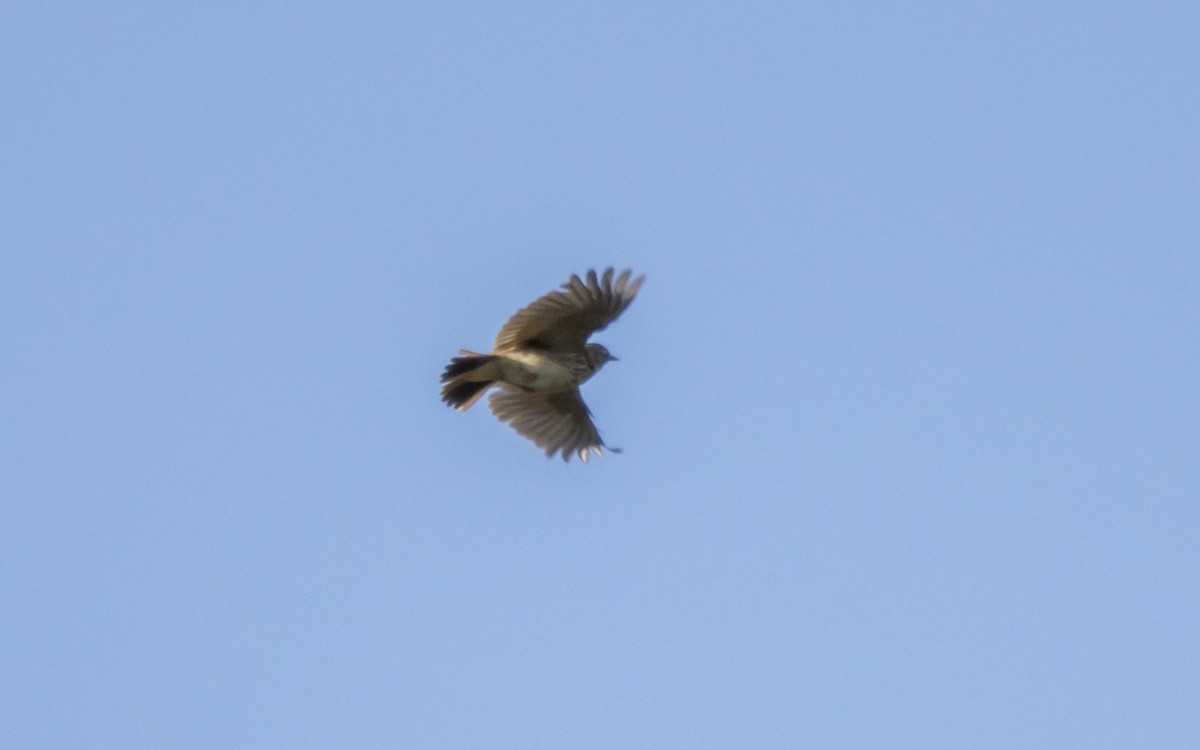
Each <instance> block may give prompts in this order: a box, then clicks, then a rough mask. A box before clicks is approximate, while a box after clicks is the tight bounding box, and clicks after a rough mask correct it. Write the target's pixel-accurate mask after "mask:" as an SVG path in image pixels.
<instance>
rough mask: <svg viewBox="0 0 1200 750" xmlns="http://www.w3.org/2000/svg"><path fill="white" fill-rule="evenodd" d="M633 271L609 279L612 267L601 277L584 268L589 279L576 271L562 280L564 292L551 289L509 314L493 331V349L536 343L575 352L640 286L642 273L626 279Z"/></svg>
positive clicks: (530, 345)
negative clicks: (498, 328) (585, 279)
mask: <svg viewBox="0 0 1200 750" xmlns="http://www.w3.org/2000/svg"><path fill="white" fill-rule="evenodd" d="M632 274H633V272H632V271H629V270H625V271H622V272H621V275H620V276H618V277H617V278H616V281H615V282H614V281H613V269H611V268H609V269H608V270H606V271H605V272H604V276H603V277H602V278H597V277H596V272H595V271H588V273H587V281H586V282H585V281H584V280H583V279H580V278H579V276H577V275H573V276H571V280H570V281H568V282H567V283H565V284H563V290H564V291H553V292H550V293H549V294H547V295H546V296H544V297H542V298H541V299H539V300H537V301H536V302H534V303H532V304H530V305H528V306H526V307H524V308H522V309H521V310H519V311H518V312H517V313H516V314H515V315H513V316H512V317H511V318H509V319H508V322H507V323H505V324H504V327H503V328H501V329H500V333H498V334H496V345H495V351H497V352H501V351H506V350H507V351H511V350H513V349H523V348H527V347H529V348H536V349H545V350H548V351H567V352H578V351H580V350H582V349H583V345H584V343H586V342H587V339H588V336H591V335H592V334H593V333H595V332H596V331H599V330H601V329H603V328H604V327H605V326H607V325H608V324H609V323H611V322H613V321H614V320H616V319H617V316H619V315H620V314H621V313H622V312H624V311H625V308H627V307H629V303H630V302H633V298H634V297H635V296H637V293H638V289H641V287H642V282H643V281H645V280H646V277H645V276H639V277H637V278H636V279H634V280H633V282H630V281H629V277H630V276H631V275H632Z"/></svg>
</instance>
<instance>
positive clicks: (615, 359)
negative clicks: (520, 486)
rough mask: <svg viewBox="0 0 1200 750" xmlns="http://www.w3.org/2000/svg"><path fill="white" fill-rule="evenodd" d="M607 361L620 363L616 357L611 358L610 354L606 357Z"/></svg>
mask: <svg viewBox="0 0 1200 750" xmlns="http://www.w3.org/2000/svg"><path fill="white" fill-rule="evenodd" d="M608 359H609V361H611V362H620V361H621V360H619V359H617V358H616V357H614V356H613V355H611V354H610V355H608Z"/></svg>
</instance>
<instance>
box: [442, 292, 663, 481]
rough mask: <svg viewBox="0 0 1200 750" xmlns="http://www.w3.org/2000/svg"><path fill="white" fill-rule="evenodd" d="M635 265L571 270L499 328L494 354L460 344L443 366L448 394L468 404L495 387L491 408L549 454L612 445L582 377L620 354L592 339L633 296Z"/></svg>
mask: <svg viewBox="0 0 1200 750" xmlns="http://www.w3.org/2000/svg"><path fill="white" fill-rule="evenodd" d="M631 276H632V271H628V270H626V271H622V272H621V274H620V275H619V276H617V277H616V278H615V279H614V278H613V269H612V268H609V269H607V270H605V271H604V274H603V276H599V277H598V276H597V275H596V272H595V271H588V272H587V276H586V280H585V279H581V278H580V277H579V276H572V277H571V278H570V280H568V281H567V283H565V284H563V287H562V288H563V291H553V292H550V293H549V294H546V295H545V296H543V297H541V298H540V299H538V300H537V301H535V302H533V303H532V304H530V305H528V306H526V307H524V308H522V309H521V310H519V311H517V313H516V314H515V315H513V316H512V317H511V318H509V320H508V322H507V323H505V324H504V327H503V328H501V329H500V332H499V333H498V334H496V343H495V345H494V346H493V347H492V353H491V354H476V353H474V352H469V351H467V350H465V349H464V350H462V352H461V353H462V355H463V356H460V357H455V358H454V359H452V360H451V361H450V364H449V365H447V366H446V370H445V372H443V373H442V384H443V385H442V400H443V401H445V402H446V403H447V404H449V405H450V406H452V407H454V408H455V409H457V410H459V411H466V410H467V409H469V408H471V405H472V404H474V403H475V402H476V401H478V400H479V398H480V397H481V396H483V394H484V392H485V391H487V390H488V388H489V387H491V386H493V385H496V386H498V389H497V390H496V391H495V392H494V393H493V394H492V396H491V398H490V399H488V405H489V406H490V407H491V409H492V413H493V414H495V415H496V417H497V418H499V419H500V421H502V422H506V423H508V425H509V426H511V427H512V428H513V429H514V430H516V431H517V432H518V433H520V434H521V435H523V436H525V437H526V438H528V439H530V440H532V441H533V442H534V443H535V444H536V445H537V446H538V447H539V448H542V449H543V450H545V452H546V455H547V456H553V455H554V454H555V453H561V454H562V458H563V460H564V461H568V460H570V458H571V456H572V455H577V456H579V458H580V459H581V460H583V461H585V462H586V461H587V460H588V455H589V453H594V454H596V455H602V451H601V448H604V447H606V446H605V445H604V441H603V440H602V439H601V438H600V433H599V432H598V431H597V430H596V426H595V425H594V424H593V423H592V419H591V412H590V411H588V408H587V405H586V404H584V403H583V398H582V397H581V396H580V394H579V385H580V384H581V383H583V382H584V381H586V380H587V379H588V378H590V377H591V376H592V375H595V374H596V372H597V371H599V369H600V368H601V367H603V366H604V364H605V363H606V362H609V361H613V360H616V357H614V356H612V355H611V354H609V353H608V350H607V349H605V348H604V347H603V346H601V345H600V344H589V343H587V339H588V337H589V336H591V335H592V334H593V333H595V332H596V331H600V330H603V329H604V328H605V327H606V326H607V325H608V324H609V323H611V322H613V321H614V320H616V319H617V317H618V316H620V315H621V313H622V312H624V311H625V308H627V307H629V304H630V303H631V302H633V298H634V297H635V296H637V293H638V290H639V289H641V287H642V282H644V281H645V280H646V277H645V276H639V277H638V278H636V279H634V280H633V281H632V282H631V281H630V277H631Z"/></svg>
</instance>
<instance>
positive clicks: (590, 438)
mask: <svg viewBox="0 0 1200 750" xmlns="http://www.w3.org/2000/svg"><path fill="white" fill-rule="evenodd" d="M488 406H490V407H491V409H492V413H493V414H495V415H496V417H497V418H498V419H499V420H500V421H501V422H507V423H508V425H509V426H510V427H512V428H513V429H514V430H516V431H517V432H519V433H521V434H522V435H524V436H525V437H527V438H529V439H530V440H532V441H533V442H534V444H536V445H537V447H539V448H543V449H545V451H546V456H547V457H550V456H553V455H554V454H555V453H559V452H561V453H562V458H563V460H564V461H569V460H570V459H571V454H576V455H578V456H579V458H580V460H582V461H583V462H584V463H587V460H588V453H589V452H590V453H595V454H596V455H597V456H601V455H604V454H603V453H602V452H601V450H600V449H601V448H603V447H604V441H603V440H601V439H600V433H599V432H598V431H597V430H596V425H594V424H592V417H591V412H589V411H588V408H587V406H586V405H585V404H584V403H583V399H582V398H580V397H579V389H578V388H576V389H574V390H571V391H563V392H557V393H533V392H529V391H523V390H521V389H520V388H516V387H513V386H511V385H507V384H504V385H501V386H500V388H499V390H496V391H494V392H493V393H492V395H491V397H490V398H489V399H488Z"/></svg>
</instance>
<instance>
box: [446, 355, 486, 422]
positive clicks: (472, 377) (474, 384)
mask: <svg viewBox="0 0 1200 750" xmlns="http://www.w3.org/2000/svg"><path fill="white" fill-rule="evenodd" d="M461 353H462V355H463V356H461V357H455V358H454V359H452V360H450V364H448V365H446V370H445V372H443V373H442V383H443V385H442V400H443V401H445V402H446V403H447V404H449V405H450V406H453V407H454V408H455V409H457V410H459V411H466V410H467V409H470V408H471V405H472V404H474V403H475V402H476V401H478V400H479V397H480V396H482V395H483V393H484V391H486V390H487V389H488V386H490V385H492V383H495V382H496V381H497V380H499V379H500V367H499V365H498V364H497V362H496V357H495V355H492V354H476V353H475V352H469V351H467V350H466V349H463V350H462V352H461Z"/></svg>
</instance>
